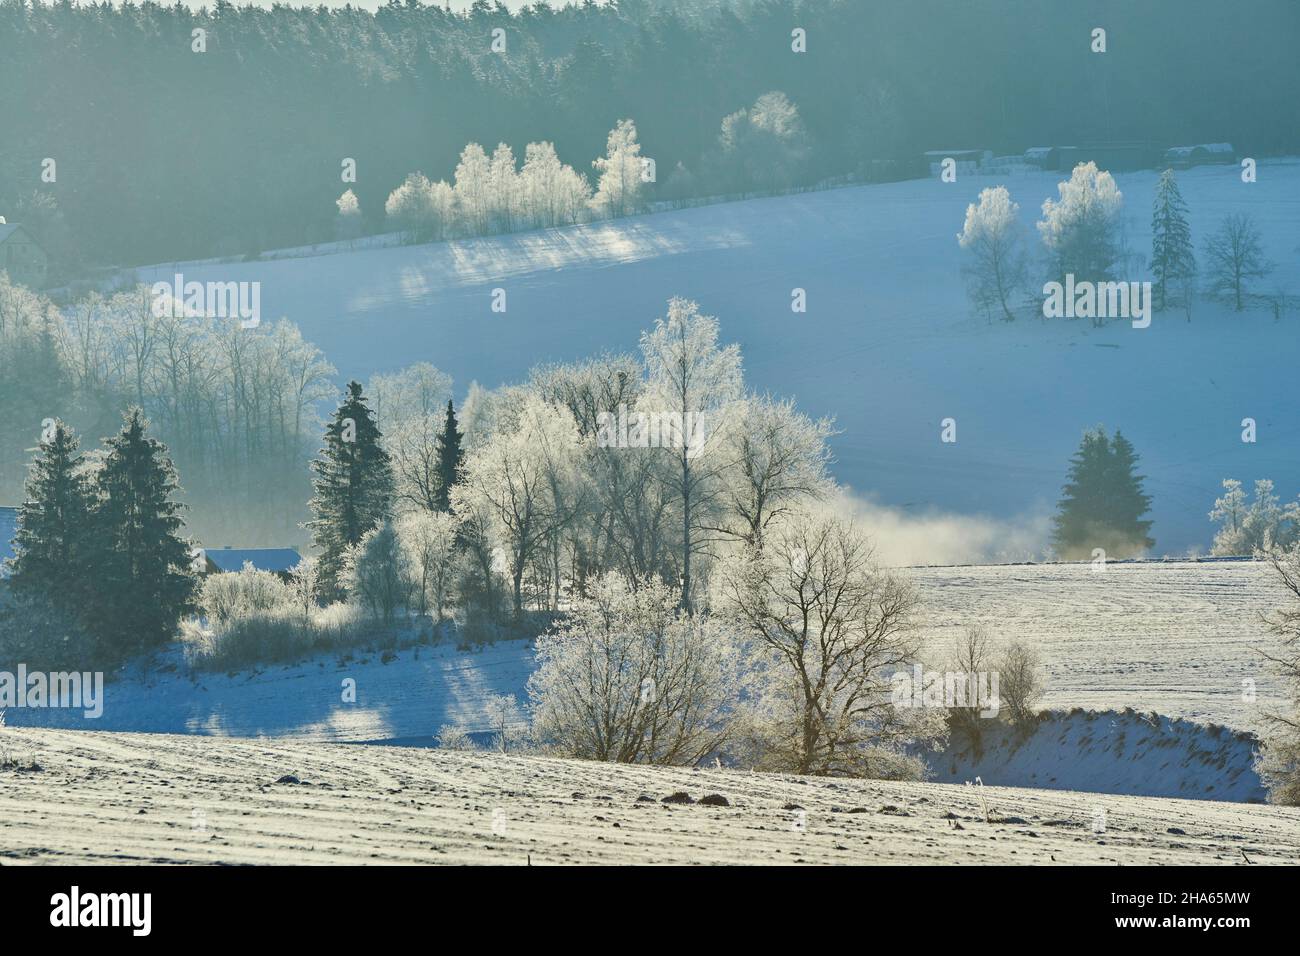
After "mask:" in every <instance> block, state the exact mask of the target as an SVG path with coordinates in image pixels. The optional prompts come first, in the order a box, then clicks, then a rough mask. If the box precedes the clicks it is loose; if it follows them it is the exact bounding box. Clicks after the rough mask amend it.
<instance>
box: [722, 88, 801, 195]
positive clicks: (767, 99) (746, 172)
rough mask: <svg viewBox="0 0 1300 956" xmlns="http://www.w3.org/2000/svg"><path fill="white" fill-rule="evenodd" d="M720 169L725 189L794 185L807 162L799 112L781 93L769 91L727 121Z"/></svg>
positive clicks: (771, 188) (770, 189) (773, 189)
mask: <svg viewBox="0 0 1300 956" xmlns="http://www.w3.org/2000/svg"><path fill="white" fill-rule="evenodd" d="M718 147H719V151H720V153H721V156H720V157H719V163H718V167H719V168H720V169H721V170H723V172H724V174H725V176H726V177H727V181H726V182H724V183H722V184H721V186H722V188H723V189H724V190H731V191H739V192H741V193H746V192H750V191H753V190H759V191H762V192H776V191H778V190H782V189H788V188H790V187H791V186H793V185H795V184H796V183H797V182H798V181H799V180H800V179H801V177H802V174H803V171H804V168H805V167H806V165H807V161H808V154H809V149H808V141H807V134H806V133H805V132H804V128H803V122H802V121H801V120H800V118H799V111H798V109H797V108H796V107H795V105H794V104H793V103H791V102H790V100H789V99H788V98H787V97H786V95H785V94H784V93H782V92H780V91H775V90H774V91H773V92H770V93H764V94H763V95H762V96H760V97H759V98H758V99H757V100H755V101H754V105H753V106H751V107H750V108H748V109H743V110H738V111H737V112H735V113H732V114H731V115H729V116H728V117H726V119H724V120H723V121H722V131H721V133H720V134H719V136H718Z"/></svg>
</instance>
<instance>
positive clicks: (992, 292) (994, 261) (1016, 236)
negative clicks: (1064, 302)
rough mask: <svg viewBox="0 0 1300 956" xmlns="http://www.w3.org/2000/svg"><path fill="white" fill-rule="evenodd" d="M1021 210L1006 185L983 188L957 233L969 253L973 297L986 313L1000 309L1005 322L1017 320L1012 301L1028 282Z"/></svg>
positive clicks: (967, 269) (968, 280) (969, 286)
mask: <svg viewBox="0 0 1300 956" xmlns="http://www.w3.org/2000/svg"><path fill="white" fill-rule="evenodd" d="M1019 212H1020V206H1019V205H1017V204H1016V203H1014V202H1012V201H1011V194H1010V193H1009V192H1008V191H1007V188H1006V187H1005V186H994V187H991V188H988V189H983V190H981V191H980V195H979V201H978V203H972V204H970V205H969V206H967V207H966V222H965V224H964V225H963V227H962V231H961V232H959V233H958V234H957V242H958V244H959V245H960V246H961V247H962V248H963V249H965V250H966V252H967V253H968V255H969V261H968V262H967V263H966V264H965V265H964V266H963V267H962V271H963V272H964V273H965V275H966V283H967V289H968V290H969V292H970V296H971V300H972V301H973V302H974V303H975V307H976V308H978V309H979V310H980V311H981V312H983V313H985V314H986V315H991V314H992V313H993V311H994V309H997V310H998V311H1000V312H1001V314H1002V319H1003V321H1004V322H1014V321H1015V318H1016V316H1015V313H1013V312H1012V311H1011V302H1012V300H1013V297H1014V296H1015V293H1016V291H1017V290H1018V289H1020V288H1021V287H1022V286H1023V285H1024V282H1025V272H1026V267H1025V253H1024V248H1023V244H1022V241H1021V229H1020V221H1019V219H1018V214H1019Z"/></svg>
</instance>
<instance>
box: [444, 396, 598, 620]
mask: <svg viewBox="0 0 1300 956" xmlns="http://www.w3.org/2000/svg"><path fill="white" fill-rule="evenodd" d="M577 451H578V435H577V428H576V426H575V424H574V422H573V417H572V415H570V414H569V412H568V410H567V409H564V408H558V407H555V406H552V405H548V404H547V403H546V402H543V401H542V400H540V399H538V398H536V397H535V396H530V397H527V398H525V399H524V401H523V403H522V405H521V406H520V408H519V410H518V417H517V420H516V421H515V422H514V423H512V424H511V425H509V426H507V427H504V428H499V429H497V430H496V431H495V432H493V433H492V434H491V435H490V436H489V437H488V438H487V440H486V441H485V442H484V443H483V444H482V445H481V446H479V447H477V448H474V449H473V450H472V451H470V452H469V454H468V455H467V456H466V458H465V479H464V481H463V482H461V483H460V484H458V485H457V486H456V487H455V488H454V489H453V490H452V510H453V511H454V512H455V513H457V514H461V513H462V511H464V512H466V513H470V514H474V515H479V516H486V517H488V518H489V519H490V521H491V529H492V532H493V533H494V535H495V537H496V538H497V540H498V541H499V542H500V544H501V546H502V548H503V550H504V551H505V552H506V555H507V562H506V563H507V571H508V573H509V575H510V579H511V585H512V588H513V594H514V611H515V616H516V618H518V617H520V616H521V615H522V613H523V577H524V571H525V570H526V568H527V566H528V563H529V561H530V560H532V559H533V558H534V557H535V555H536V554H537V553H538V550H539V549H540V548H541V547H543V546H544V545H545V544H546V543H548V542H549V541H550V540H551V537H552V535H554V534H556V533H557V532H558V531H560V530H561V529H563V528H564V527H566V526H567V524H568V523H569V522H570V521H572V520H573V518H574V516H575V515H576V513H577V511H576V507H575V505H574V502H573V499H572V498H571V497H569V496H568V495H567V494H561V495H557V494H556V492H555V487H556V484H557V482H558V483H563V482H567V481H575V480H576V463H577V461H578V456H577Z"/></svg>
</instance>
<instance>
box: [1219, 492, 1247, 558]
mask: <svg viewBox="0 0 1300 956" xmlns="http://www.w3.org/2000/svg"><path fill="white" fill-rule="evenodd" d="M1223 491H1224V493H1223V496H1222V497H1220V498H1216V499H1214V507H1213V508H1212V509H1211V510H1210V520H1211V521H1219V522H1222V525H1221V527H1220V528H1219V530H1218V531H1217V532H1216V533H1215V535H1214V544H1213V545H1212V546H1211V549H1210V550H1211V551H1212V552H1213V553H1214V554H1248V553H1250V549H1248V548H1246V546H1245V543H1244V542H1245V536H1244V529H1245V524H1246V511H1247V508H1246V492H1245V490H1244V489H1243V488H1242V487H1241V482H1240V481H1238V480H1237V479H1235V478H1225V479H1223Z"/></svg>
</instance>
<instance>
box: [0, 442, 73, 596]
mask: <svg viewBox="0 0 1300 956" xmlns="http://www.w3.org/2000/svg"><path fill="white" fill-rule="evenodd" d="M79 445H80V443H79V442H78V441H77V438H76V436H75V435H74V434H73V433H72V430H71V429H70V428H68V427H67V426H66V425H64V424H63V422H61V421H55V422H54V423H53V424H52V425H51V426H50V429H49V431H48V432H47V433H46V434H45V435H44V436H43V437H42V439H41V443H40V447H39V448H38V449H37V452H36V459H35V460H34V461H33V462H32V465H31V471H30V474H29V476H28V479H27V488H26V492H27V493H26V495H25V499H26V500H25V501H24V502H23V504H22V507H21V509H20V510H19V512H18V532H17V534H16V535H15V536H14V550H15V557H14V560H13V567H12V574H11V576H10V580H9V586H10V587H11V588H12V589H13V591H14V593H15V594H18V595H32V596H39V597H40V598H42V599H44V600H47V601H49V602H50V603H51V604H54V605H57V606H68V607H77V606H79V605H80V603H81V602H80V600H79V598H80V597H81V596H82V595H83V592H84V586H85V582H86V581H87V580H88V578H89V576H90V574H91V568H92V564H91V556H90V553H89V548H90V543H91V540H92V539H91V528H90V523H91V515H92V513H93V501H94V498H93V495H92V490H91V485H90V480H89V478H88V477H87V475H86V473H85V469H84V465H85V456H84V455H82V454H81V451H80V447H79Z"/></svg>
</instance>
